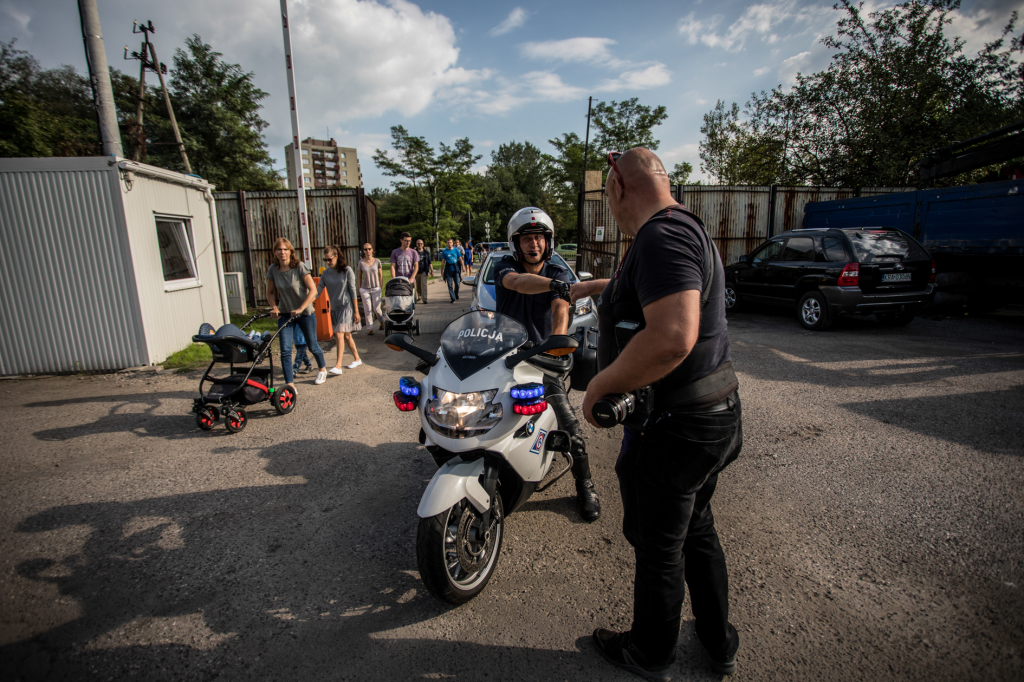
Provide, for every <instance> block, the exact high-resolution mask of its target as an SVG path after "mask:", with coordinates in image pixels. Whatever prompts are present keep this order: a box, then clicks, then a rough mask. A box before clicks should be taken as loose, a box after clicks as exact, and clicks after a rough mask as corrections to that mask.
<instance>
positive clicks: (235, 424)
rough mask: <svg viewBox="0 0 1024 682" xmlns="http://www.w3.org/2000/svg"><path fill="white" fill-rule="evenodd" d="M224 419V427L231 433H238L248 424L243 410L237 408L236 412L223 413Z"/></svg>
mask: <svg viewBox="0 0 1024 682" xmlns="http://www.w3.org/2000/svg"><path fill="white" fill-rule="evenodd" d="M224 419H226V420H227V421H226V423H225V426H227V427H228V431H230V432H231V433H238V432H239V431H241V430H242V429H244V428H245V425H246V424H248V423H249V418H248V416H246V414H245V410H243V409H241V408H239V409H238V410H227V411H225V412H224Z"/></svg>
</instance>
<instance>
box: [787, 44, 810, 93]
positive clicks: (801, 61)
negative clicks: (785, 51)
mask: <svg viewBox="0 0 1024 682" xmlns="http://www.w3.org/2000/svg"><path fill="white" fill-rule="evenodd" d="M810 63H811V52H810V50H808V51H807V52H801V53H800V54H795V55H793V56H792V57H790V58H789V59H784V60H782V63H781V64H779V78H780V79H781V80H782V82H783V83H785V84H787V85H789V84H792V83H795V82H796V75H797V73H809V72H810V71H809V70H808V68H807V67H808V65H809V64H810Z"/></svg>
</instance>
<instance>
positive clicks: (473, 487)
mask: <svg viewBox="0 0 1024 682" xmlns="http://www.w3.org/2000/svg"><path fill="white" fill-rule="evenodd" d="M483 473H484V459H483V457H481V458H479V459H476V460H474V461H472V462H463V461H462V459H460V458H459V457H456V458H454V459H451V460H449V461H447V462H445V463H444V465H443V466H442V467H441V468H440V469H438V470H437V473H435V474H434V477H433V478H432V479H430V483H429V484H427V489H426V490H425V491H423V497H422V498H420V506H419V507H418V508H417V509H416V515H417V516H419V517H420V518H421V519H428V518H430V517H431V516H436V515H437V514H440V513H441V512H443V511H444V510H445V509H448V508H450V507H451V506H452V505H454V504H456V503H457V502H458V501H459V500H461V499H462V498H466V499H467V500H469V502H470V504H472V505H473V506H474V507H476V510H477V511H478V512H480V513H481V514H482V513H483V512H485V511H487V510H488V509H490V507H491V498H489V497H488V496H487V491H486V490H484V487H483V486H482V485H480V476H481V475H482V474H483Z"/></svg>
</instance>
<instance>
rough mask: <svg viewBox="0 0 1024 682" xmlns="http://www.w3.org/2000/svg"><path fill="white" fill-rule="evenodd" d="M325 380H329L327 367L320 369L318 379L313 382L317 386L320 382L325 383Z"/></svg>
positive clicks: (317, 374)
mask: <svg viewBox="0 0 1024 682" xmlns="http://www.w3.org/2000/svg"><path fill="white" fill-rule="evenodd" d="M325 381H327V370H326V369H322V370H320V371H319V372H317V373H316V381H314V382H313V383H314V384H316V385H317V386H319V385H320V384H322V383H324V382H325Z"/></svg>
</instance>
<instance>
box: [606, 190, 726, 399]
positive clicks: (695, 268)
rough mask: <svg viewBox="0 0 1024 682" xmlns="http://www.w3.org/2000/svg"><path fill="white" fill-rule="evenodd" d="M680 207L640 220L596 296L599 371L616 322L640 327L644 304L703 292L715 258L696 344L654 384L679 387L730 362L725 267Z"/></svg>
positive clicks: (610, 349)
mask: <svg viewBox="0 0 1024 682" xmlns="http://www.w3.org/2000/svg"><path fill="white" fill-rule="evenodd" d="M681 208H683V207H682V206H678V205H677V206H670V207H669V208H666V209H663V210H661V211H659V212H658V213H656V214H655V215H654V216H653V217H652V218H651V219H650V220H648V221H647V222H646V223H644V225H643V226H642V227H641V228H640V230H639V232H638V233H637V236H636V239H634V240H633V244H632V245H631V246H630V248H629V251H628V252H627V253H626V256H625V258H624V259H623V263H622V267H621V269H620V271H619V272H618V274H617V276H616V277H613V278H612V279H611V281H610V282H609V283H608V286H607V287H605V290H604V292H602V294H601V301H600V303H599V304H598V310H597V312H598V319H599V324H600V336H599V338H598V362H599V364H600V367H601V369H604V368H605V367H607V366H608V365H609V364H611V362H612V360H614V358H615V357H616V352H615V325H616V324H617V323H618V322H620V321H622V320H632V321H635V322H639V323H640V324H641V328H643V327H645V326H646V321H645V320H644V313H643V308H644V306H646V305H649V304H651V303H653V302H654V301H657V300H658V299H660V298H663V297H665V296H668V295H670V294H674V293H677V292H680V291H687V290H697V291H702V290H703V288H704V262H705V261H704V259H705V258H713V259H714V277H713V278H712V281H711V293H710V295H709V297H708V302H707V305H706V306H705V307H704V309H703V310H702V311H701V315H700V328H699V331H698V335H697V343H696V344H695V345H694V347H693V349H692V350H691V351H690V354H689V355H687V356H686V359H685V360H683V362H682V363H680V365H679V366H678V367H676V368H675V369H674V370H672V372H670V373H669V374H668V375H667V376H665V377H663V378H662V379H661V380H660V382H659V384H660V385H673V386H682V385H684V384H688V383H691V382H693V381H696V380H698V379H702V378H704V377H706V376H707V375H709V374H711V373H712V372H714V371H715V370H716V369H718V368H719V367H720V366H721V365H722V364H724V363H726V362H729V361H730V360H731V357H730V353H729V336H728V333H727V324H726V320H725V269H724V268H723V267H722V261H721V259H720V258H715V253H716V252H715V251H711V252H708V251H707V250H706V248H705V241H704V238H703V237H702V236H701V234H700V232H701V227H700V225H699V224H698V223H697V222H696V221H695V220H693V218H691V217H690V216H689V215H688V214H687V213H685V212H683V211H681V210H680V209H681ZM616 282H617V285H616ZM655 392H656V393H657V392H658V391H657V387H656V388H655ZM729 392H731V391H729ZM727 394H728V393H726V395H727Z"/></svg>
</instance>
